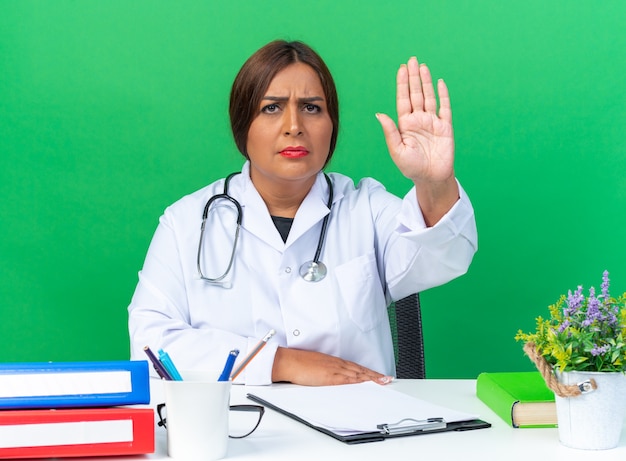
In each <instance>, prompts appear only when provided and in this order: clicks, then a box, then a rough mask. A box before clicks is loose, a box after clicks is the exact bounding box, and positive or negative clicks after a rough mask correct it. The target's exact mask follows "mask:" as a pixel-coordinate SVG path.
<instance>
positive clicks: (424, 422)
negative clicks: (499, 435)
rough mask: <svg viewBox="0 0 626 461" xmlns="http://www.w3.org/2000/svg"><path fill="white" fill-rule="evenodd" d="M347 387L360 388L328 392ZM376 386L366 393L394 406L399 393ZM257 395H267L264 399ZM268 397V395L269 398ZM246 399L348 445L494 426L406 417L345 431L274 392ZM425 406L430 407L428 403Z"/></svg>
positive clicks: (469, 419) (471, 420)
mask: <svg viewBox="0 0 626 461" xmlns="http://www.w3.org/2000/svg"><path fill="white" fill-rule="evenodd" d="M345 386H348V387H349V386H361V385H358V384H357V385H343V386H339V387H334V386H333V387H330V388H329V392H333V391H334V390H336V391H339V392H344V390H345ZM377 386H379V385H378V384H374V386H373V387H371V388H365V392H373V393H374V394H375V395H376V397H378V398H380V399H382V400H385V399H389V401H388V403H389V404H390V405H393V404H394V402H393V398H394V395H395V394H399V393H398V392H396V391H392V392H391V393H389V392H386V391H385V390H383V388H382V387H380V388H377ZM311 390H312V389H311V388H308V389H302V392H303V393H307V392H310V391H311ZM359 390H362V389H359ZM289 391H293V389H290V390H287V392H289ZM258 394H264V395H263V396H261V395H258ZM267 395H269V397H268V396H267ZM402 397H403V398H406V399H413V398H412V397H409V396H407V395H404V394H402ZM247 398H248V399H250V400H252V401H254V402H257V403H259V404H261V405H264V406H266V407H267V408H271V409H272V410H274V411H276V412H278V413H281V414H283V415H285V416H288V417H289V418H291V419H293V420H295V421H298V422H300V423H302V424H304V425H305V426H308V427H310V428H312V429H315V430H316V431H319V432H321V433H323V434H326V435H328V436H330V437H332V438H334V439H336V440H339V441H340V442H344V443H346V444H359V443H367V442H380V441H383V440H385V439H388V438H396V437H407V436H416V435H425V434H435V433H441V432H452V431H457V432H458V431H469V430H475V429H484V428H489V427H491V424H490V423H488V422H486V421H483V420H481V419H478V418H475V417H473V415H468V417H467V418H461V420H455V421H446V420H445V418H442V417H429V418H423V419H418V418H419V417H417V418H416V419H413V418H411V417H404V418H400V419H397V420H396V421H380V424H377V425H376V426H375V427H374V428H373V430H360V429H358V430H350V431H345V430H338V429H337V428H333V427H331V426H327V425H325V424H324V423H317V422H316V421H315V418H307V417H306V416H303V414H306V411H302V409H301V408H296V405H290V404H289V403H287V404H285V403H284V402H283V404H282V405H280V404H278V403H277V402H279V401H280V399H279V398H274V395H272V393H271V392H270V393H268V392H264V391H260V392H257V394H255V393H252V392H251V393H248V394H247ZM306 400H307V399H306V396H305V397H304V399H303V401H306ZM414 400H415V401H416V402H419V400H418V399H414ZM371 401H372V400H369V402H371ZM384 403H387V401H385V402H384ZM426 405H429V404H427V403H426ZM288 408H289V409H288ZM450 412H451V413H450V414H449V415H448V416H450V415H451V414H453V413H454V411H453V410H450ZM368 427H369V426H368Z"/></svg>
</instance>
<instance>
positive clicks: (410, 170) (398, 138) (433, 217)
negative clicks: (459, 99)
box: [377, 57, 458, 225]
mask: <svg viewBox="0 0 626 461" xmlns="http://www.w3.org/2000/svg"><path fill="white" fill-rule="evenodd" d="M396 82H397V90H396V91H397V93H396V104H397V111H398V125H397V126H396V124H395V123H394V121H393V120H392V119H391V118H390V117H389V116H387V115H385V114H377V118H378V120H379V121H380V124H381V126H382V128H383V132H384V135H385V140H386V142H387V148H388V149H389V153H390V155H391V158H392V159H393V161H394V163H395V164H396V166H397V167H398V169H399V170H400V171H401V172H402V174H404V175H405V176H406V177H407V178H409V179H411V180H412V181H413V183H414V184H415V186H416V190H417V196H418V201H419V203H420V207H421V208H422V212H423V213H424V216H425V218H426V220H427V224H429V225H432V224H434V223H435V222H437V221H438V220H439V219H440V218H441V216H443V214H445V212H447V211H448V210H449V209H450V208H451V207H452V205H453V204H454V202H456V200H457V199H458V187H457V184H456V180H455V178H454V134H453V129H452V110H451V107H450V96H449V94H448V88H447V86H446V84H445V83H444V82H443V80H439V82H438V84H437V92H438V93H439V105H440V107H439V111H437V99H436V97H435V90H434V87H433V82H432V77H431V75H430V70H429V69H428V67H427V66H426V65H425V64H421V65H420V64H419V63H418V62H417V58H415V57H413V58H411V59H409V62H408V63H407V64H403V65H402V66H400V69H399V70H398V74H397V78H396Z"/></svg>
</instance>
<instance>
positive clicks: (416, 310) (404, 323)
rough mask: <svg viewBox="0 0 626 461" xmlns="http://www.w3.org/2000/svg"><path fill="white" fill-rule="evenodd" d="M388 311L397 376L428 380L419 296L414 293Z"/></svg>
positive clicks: (391, 306)
mask: <svg viewBox="0 0 626 461" xmlns="http://www.w3.org/2000/svg"><path fill="white" fill-rule="evenodd" d="M388 311H389V323H390V325H391V334H392V337H393V345H394V352H395V355H396V376H397V377H398V378H404V379H408V378H411V379H416V378H417V379H424V378H426V361H425V358H424V336H423V332H422V312H421V308H420V298H419V294H418V293H414V294H412V295H409V296H407V297H406V298H403V299H400V300H398V301H396V302H394V303H391V305H390V306H389V307H388Z"/></svg>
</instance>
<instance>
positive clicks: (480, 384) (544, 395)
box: [476, 371, 557, 427]
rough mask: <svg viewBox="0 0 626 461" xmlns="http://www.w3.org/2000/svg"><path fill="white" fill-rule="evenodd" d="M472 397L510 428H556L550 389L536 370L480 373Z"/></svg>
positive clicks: (552, 395) (552, 393) (552, 396)
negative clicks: (474, 394)
mask: <svg viewBox="0 0 626 461" xmlns="http://www.w3.org/2000/svg"><path fill="white" fill-rule="evenodd" d="M476 396H477V397H478V398H479V399H480V400H482V401H483V403H485V404H486V405H487V406H488V407H489V408H491V409H492V410H493V412H494V413H495V414H497V415H498V416H499V417H500V418H502V419H503V420H504V421H505V422H506V423H507V424H509V425H510V426H513V427H556V425H557V421H556V405H555V403H554V392H552V391H551V390H550V389H548V386H546V383H545V381H544V379H543V377H542V376H541V374H540V373H539V372H538V371H518V372H502V373H481V374H480V375H478V379H477V380H476Z"/></svg>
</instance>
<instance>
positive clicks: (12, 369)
mask: <svg viewBox="0 0 626 461" xmlns="http://www.w3.org/2000/svg"><path fill="white" fill-rule="evenodd" d="M148 403H150V385H149V374H148V363H147V362H146V361H104V362H56V363H55V362H42V363H0V458H2V459H6V458H12V459H15V458H62V457H76V456H110V455H135V454H147V453H153V452H154V411H153V410H152V409H150V408H138V407H136V406H134V405H146V404H148Z"/></svg>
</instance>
